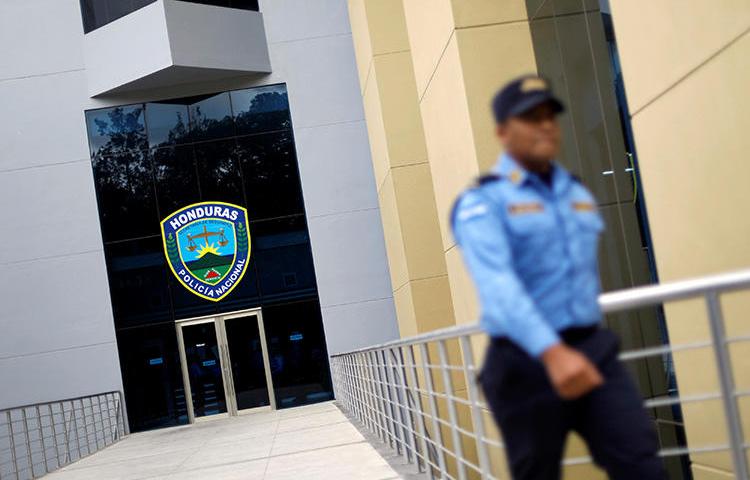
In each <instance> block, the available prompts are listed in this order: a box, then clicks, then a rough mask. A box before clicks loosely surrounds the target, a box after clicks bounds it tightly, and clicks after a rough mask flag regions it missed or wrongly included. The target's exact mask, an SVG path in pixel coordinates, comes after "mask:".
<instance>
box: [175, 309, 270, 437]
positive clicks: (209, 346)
mask: <svg viewBox="0 0 750 480" xmlns="http://www.w3.org/2000/svg"><path fill="white" fill-rule="evenodd" d="M177 338H178V341H179V348H180V360H181V362H182V377H183V382H184V384H185V393H186V395H185V398H186V399H192V401H188V402H187V407H188V416H189V418H190V422H191V423H192V422H194V421H195V420H198V419H201V418H203V417H209V416H216V415H238V414H240V413H244V412H247V411H253V410H257V409H275V408H276V405H275V399H274V395H273V384H272V381H271V369H270V365H269V361H268V349H267V347H266V338H265V333H264V330H263V317H262V315H261V312H260V310H259V309H257V310H248V311H244V312H238V313H233V314H228V315H220V316H214V317H203V318H197V319H190V320H183V321H179V322H177Z"/></svg>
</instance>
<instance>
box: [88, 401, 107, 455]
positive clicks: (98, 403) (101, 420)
mask: <svg viewBox="0 0 750 480" xmlns="http://www.w3.org/2000/svg"><path fill="white" fill-rule="evenodd" d="M95 398H96V407H97V409H98V410H99V422H98V423H97V421H96V414H94V428H95V429H96V430H97V435H96V448H97V450H100V449H101V448H100V447H99V435H98V433H99V432H100V431H101V434H102V442H104V446H105V447H106V446H107V435H105V434H104V412H103V411H102V401H101V397H100V396H99V395H96V397H95ZM91 401H92V402H93V399H92V400H91ZM91 409H92V410H93V406H92V407H91ZM99 426H101V428H97V427H99Z"/></svg>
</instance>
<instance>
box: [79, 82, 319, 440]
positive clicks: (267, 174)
mask: <svg viewBox="0 0 750 480" xmlns="http://www.w3.org/2000/svg"><path fill="white" fill-rule="evenodd" d="M86 122H87V126H88V132H89V144H90V150H91V160H92V166H93V172H94V181H95V185H96V192H97V199H98V204H99V216H100V222H101V230H102V238H103V242H104V253H105V257H106V260H107V270H108V275H109V283H110V294H111V298H112V308H113V313H114V318H115V327H116V331H117V338H118V346H119V351H120V356H121V366H122V373H123V380H124V382H125V395H126V399H127V401H128V413H129V416H130V421H131V425H132V428H133V430H143V429H148V428H154V427H158V426H166V425H174V424H178V423H184V422H186V421H187V410H186V405H185V398H184V392H183V385H182V379H181V373H180V364H179V355H178V349H177V339H176V333H175V326H174V322H175V320H179V319H184V318H192V317H198V316H204V315H214V314H220V313H226V312H232V311H237V310H242V309H247V308H255V307H262V308H263V318H264V323H265V325H266V330H267V332H266V337H267V341H268V345H269V349H270V356H271V369H272V374H273V378H274V387H275V388H276V392H275V393H276V398H277V403H278V406H279V407H287V406H295V405H301V404H305V403H311V402H315V401H320V400H326V399H330V398H332V390H331V383H330V373H329V371H328V362H327V360H326V359H327V352H326V348H325V339H324V337H323V325H322V318H321V314H320V306H319V302H318V294H317V285H316V281H315V270H314V268H313V259H312V252H311V248H310V238H309V234H308V230H307V223H306V219H305V210H304V204H303V199H302V190H301V185H300V179H299V171H298V168H297V157H296V152H295V147H294V139H293V135H292V125H291V116H290V113H289V103H288V98H287V92H286V87H285V86H284V85H271V86H265V87H258V88H252V89H246V90H237V91H232V92H223V93H218V94H212V95H204V96H199V97H192V98H181V99H176V100H166V101H161V102H150V103H145V104H136V105H126V106H119V107H112V108H106V109H100V110H92V111H88V112H86ZM201 201H222V202H229V203H234V204H237V205H241V206H243V207H245V208H247V210H248V217H249V224H248V231H249V233H250V238H251V257H250V262H249V265H248V269H247V272H246V274H245V276H244V278H243V280H242V282H241V283H240V284H239V285H238V286H237V287H236V288H235V289H234V290H233V291H232V293H231V294H229V295H228V296H227V297H226V298H225V299H223V300H222V301H221V302H217V303H214V302H210V301H207V300H204V299H202V298H200V297H198V296H196V295H194V294H192V293H191V292H189V291H188V290H187V289H185V288H184V287H183V286H182V285H181V284H179V282H178V281H177V279H176V278H174V276H173V275H172V273H171V272H170V271H169V269H168V266H167V264H166V260H165V258H164V251H163V246H162V239H161V236H160V231H159V221H160V219H162V218H164V217H166V216H167V215H169V214H170V213H172V212H173V211H175V210H177V209H179V208H182V207H184V206H187V205H190V204H193V203H196V202H201Z"/></svg>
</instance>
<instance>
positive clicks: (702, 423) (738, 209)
mask: <svg viewBox="0 0 750 480" xmlns="http://www.w3.org/2000/svg"><path fill="white" fill-rule="evenodd" d="M690 3H691V4H692V3H693V2H690ZM712 6H713V7H716V6H715V5H713V4H712ZM717 10H721V8H717ZM699 12H703V10H702V9H700V10H699ZM706 15H707V16H708V18H707V20H706V21H707V25H712V21H713V20H712V17H711V15H713V14H712V13H711V14H709V13H706ZM684 16H689V17H694V16H695V17H696V18H698V17H700V15H697V16H696V14H695V12H691V13H690V15H684ZM724 16H726V12H724ZM615 19H616V20H615V21H616V22H617V21H618V20H617V12H615ZM682 21H687V20H678V21H677V22H678V23H679V22H682ZM616 28H617V26H616ZM695 28H696V29H697V28H698V26H696V27H695ZM618 32H619V30H618ZM662 36H663V37H664V38H668V35H664V32H662ZM707 41H708V40H707V39H703V40H701V43H702V44H705V43H706V42H707ZM625 66H626V68H627V64H626V65H625ZM645 67H646V68H647V67H648V64H646V65H645ZM639 70H643V68H639ZM626 72H627V69H626ZM748 78H750V34H745V35H744V36H743V37H742V38H741V39H740V40H738V41H737V42H735V43H734V44H732V45H731V46H729V47H728V48H727V49H726V50H724V51H723V52H722V53H721V54H720V55H718V56H717V57H715V58H713V59H711V60H710V61H708V62H707V63H706V64H705V65H703V66H702V67H701V68H699V69H698V70H696V71H695V72H694V73H692V74H691V75H690V76H689V77H688V78H686V79H684V80H683V81H681V82H680V83H679V84H677V85H675V86H674V88H672V89H671V90H670V91H668V92H667V93H666V94H665V95H663V96H662V97H660V98H659V99H658V100H656V101H655V102H653V103H652V104H650V105H649V106H648V107H647V108H645V109H643V110H642V111H641V112H638V113H637V114H636V115H635V117H634V118H633V120H632V124H633V129H634V133H635V139H636V146H637V148H638V154H639V160H640V168H641V175H642V179H643V188H644V192H645V195H646V198H647V199H648V213H649V223H650V226H651V232H652V237H653V242H654V251H655V254H656V262H657V266H658V271H659V275H660V277H661V280H662V281H669V280H675V279H682V278H687V277H694V276H700V275H706V274H710V273H717V272H722V271H727V270H736V269H739V268H747V267H748V266H750V249H748V248H747V238H749V237H750V222H747V221H745V218H746V216H747V215H746V213H745V210H746V208H745V205H747V204H748V203H750V189H748V188H747V182H746V179H747V178H748V176H749V175H750V163H748V162H747V161H746V156H747V152H748V151H750V136H748V135H743V134H741V132H745V131H748V129H750V116H749V115H747V112H748V111H750V96H748V95H747V92H746V87H747V79H748ZM626 82H627V80H626ZM626 85H627V83H626ZM719 192H720V193H719ZM724 307H725V316H726V321H727V329H728V330H729V331H730V332H736V333H741V332H744V333H747V329H748V327H747V322H746V321H745V319H746V317H747V312H748V311H750V295H748V294H746V293H745V294H743V295H734V296H732V298H731V299H727V301H725V302H724ZM666 313H667V321H668V326H669V333H670V338H671V340H672V341H673V342H674V343H681V342H683V341H690V340H696V339H706V338H708V329H707V324H706V314H705V306H704V305H702V304H701V303H700V302H692V303H690V304H677V305H670V306H668V307H667V308H666ZM711 357H712V355H711V353H710V352H691V353H684V354H677V355H675V367H676V372H677V381H678V385H679V387H680V393H681V394H685V393H698V392H699V391H700V392H705V391H706V389H707V388H710V389H712V390H713V391H716V371H715V366H714V364H713V359H712V358H711ZM733 358H734V360H735V361H740V362H742V361H743V360H744V359H742V355H741V354H737V353H736V352H735V355H733ZM743 366H744V367H745V368H746V361H744V362H743V363H740V364H739V365H738V367H743ZM736 371H737V372H739V371H740V370H739V369H737V370H736ZM745 371H746V370H745ZM738 378H742V377H741V376H738ZM745 407H747V406H745ZM743 410H745V412H744V418H743V423H744V424H745V425H744V428H745V431H746V432H747V431H750V430H748V428H750V424H748V422H749V421H750V414H749V413H750V412H748V411H747V408H745V409H743ZM683 412H684V415H685V423H686V430H687V435H688V441H689V444H690V445H691V446H701V445H706V444H710V443H712V442H717V441H721V440H722V439H725V438H726V435H725V429H724V422H723V416H722V413H721V410H720V409H719V408H718V404H716V403H715V402H714V405H712V404H711V402H704V403H701V404H690V405H685V406H683ZM694 461H695V462H696V463H697V464H699V465H703V466H707V467H709V470H710V469H720V470H722V469H723V470H728V469H729V468H730V466H729V463H728V458H727V456H726V455H719V454H710V455H709V454H706V455H701V456H700V459H697V458H696V459H694ZM709 470H705V471H709ZM701 475H703V473H701ZM705 478H710V477H705Z"/></svg>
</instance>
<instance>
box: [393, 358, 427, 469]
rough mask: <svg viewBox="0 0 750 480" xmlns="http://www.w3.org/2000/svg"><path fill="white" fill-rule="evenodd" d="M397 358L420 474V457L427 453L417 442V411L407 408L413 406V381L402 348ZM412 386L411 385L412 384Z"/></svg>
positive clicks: (421, 460)
mask: <svg viewBox="0 0 750 480" xmlns="http://www.w3.org/2000/svg"><path fill="white" fill-rule="evenodd" d="M406 348H407V349H408V348H410V346H408V345H407V346H406ZM398 354H399V358H400V360H401V368H400V369H399V370H400V375H401V377H402V378H403V385H404V404H405V405H406V413H407V414H408V415H409V423H408V425H409V428H410V431H411V442H412V448H413V449H414V459H415V461H416V463H415V465H416V467H417V473H421V472H422V462H423V459H422V457H421V455H424V458H425V459H426V458H427V452H426V451H425V450H424V449H423V448H421V447H422V444H421V443H420V442H419V434H418V426H417V425H418V422H417V421H416V420H415V419H414V416H415V415H419V410H418V409H417V408H416V405H415V406H414V407H413V408H410V407H409V404H410V403H412V404H414V403H415V402H414V398H413V396H412V391H411V387H410V386H409V385H410V380H413V379H411V378H410V377H409V369H408V368H407V366H406V360H405V356H404V347H399V349H398ZM412 384H413V383H412Z"/></svg>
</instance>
